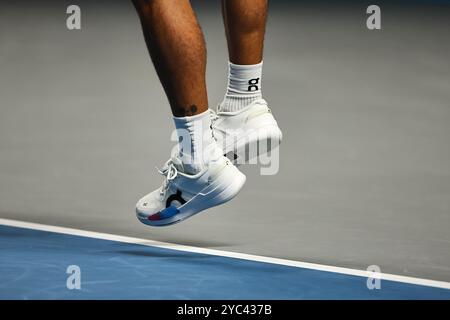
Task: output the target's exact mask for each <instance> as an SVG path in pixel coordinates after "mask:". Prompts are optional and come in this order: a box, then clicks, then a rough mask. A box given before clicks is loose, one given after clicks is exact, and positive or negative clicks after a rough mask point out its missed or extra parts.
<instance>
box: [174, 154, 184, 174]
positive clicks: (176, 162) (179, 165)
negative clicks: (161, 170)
mask: <svg viewBox="0 0 450 320" xmlns="http://www.w3.org/2000/svg"><path fill="white" fill-rule="evenodd" d="M172 164H173V165H174V166H175V168H177V170H178V171H181V172H184V165H183V162H181V159H180V158H178V157H177V156H173V157H172Z"/></svg>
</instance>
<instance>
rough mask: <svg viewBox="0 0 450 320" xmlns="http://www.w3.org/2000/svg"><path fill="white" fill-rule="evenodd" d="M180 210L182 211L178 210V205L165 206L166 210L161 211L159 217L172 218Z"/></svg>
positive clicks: (162, 218)
mask: <svg viewBox="0 0 450 320" xmlns="http://www.w3.org/2000/svg"><path fill="white" fill-rule="evenodd" d="M179 212H180V210H178V209H177V208H176V207H174V206H170V207H168V208H165V209H164V210H161V211H160V213H159V219H160V220H164V219H169V218H172V217H173V216H174V215H176V214H178V213H179Z"/></svg>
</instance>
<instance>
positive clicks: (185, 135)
mask: <svg viewBox="0 0 450 320" xmlns="http://www.w3.org/2000/svg"><path fill="white" fill-rule="evenodd" d="M173 120H174V122H175V127H176V129H177V134H178V146H179V153H178V156H179V158H180V160H181V162H182V163H183V169H184V172H185V173H188V174H196V173H198V172H200V171H201V170H202V169H203V168H204V167H205V164H206V163H207V162H208V161H209V160H210V159H209V154H208V150H210V145H211V144H212V143H214V140H213V136H212V130H211V117H210V112H209V110H206V111H205V112H203V113H200V114H197V115H195V116H190V117H173Z"/></svg>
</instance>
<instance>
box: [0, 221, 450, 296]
mask: <svg viewBox="0 0 450 320" xmlns="http://www.w3.org/2000/svg"><path fill="white" fill-rule="evenodd" d="M0 225H5V226H11V227H18V228H25V229H33V230H40V231H48V232H55V233H62V234H68V235H75V236H81V237H89V238H94V239H102V240H111V241H119V242H124V243H132V244H139V245H144V246H151V247H158V248H164V249H172V250H179V251H184V252H192V253H202V254H209V255H213V256H221V257H228V258H236V259H243V260H250V261H258V262H265V263H272V264H278V265H283V266H290V267H297V268H305V269H311V270H318V271H325V272H334V273H340V274H346V275H352V276H358V277H364V278H369V277H372V278H377V279H378V278H379V279H383V280H388V281H395V282H402V283H409V284H415V285H421V286H428V287H435V288H442V289H450V282H445V281H436V280H428V279H421V278H413V277H406V276H400V275H395V274H389V273H379V274H377V275H376V276H374V273H372V272H369V271H366V270H358V269H350V268H342V267H336V266H328V265H323V264H316V263H308V262H301V261H294V260H287V259H278V258H271V257H264V256H257V255H252V254H246V253H238V252H229V251H222V250H215V249H206V248H199V247H191V246H184V245H180V244H174V243H168V242H160V241H154V240H147V239H140V238H133V237H126V236H119V235H115V234H109V233H101V232H93V231H85V230H79V229H72V228H65V227H58V226H51V225H45V224H39V223H32V222H25V221H17V220H10V219H2V218H0Z"/></svg>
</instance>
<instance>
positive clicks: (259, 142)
mask: <svg viewBox="0 0 450 320" xmlns="http://www.w3.org/2000/svg"><path fill="white" fill-rule="evenodd" d="M220 109H221V106H220V105H219V106H218V108H217V113H216V112H214V111H211V113H212V129H213V135H214V138H215V139H216V141H217V144H218V146H219V147H220V148H222V150H223V154H224V155H226V156H227V157H228V158H229V159H230V160H231V161H232V162H233V163H234V164H243V163H249V162H252V161H254V160H256V158H257V157H258V156H259V155H261V154H265V153H267V152H269V151H271V150H273V149H274V148H276V147H278V146H279V144H280V143H281V140H282V138H283V134H282V132H281V130H280V128H279V127H278V124H277V121H276V120H275V118H274V117H273V115H272V112H271V110H270V108H269V106H268V105H267V102H266V100H264V99H257V100H255V101H254V102H252V103H251V104H250V105H248V106H247V107H245V108H244V109H242V110H239V111H235V112H224V111H221V110H220Z"/></svg>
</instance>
